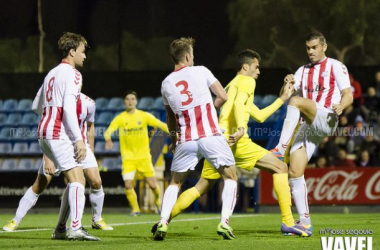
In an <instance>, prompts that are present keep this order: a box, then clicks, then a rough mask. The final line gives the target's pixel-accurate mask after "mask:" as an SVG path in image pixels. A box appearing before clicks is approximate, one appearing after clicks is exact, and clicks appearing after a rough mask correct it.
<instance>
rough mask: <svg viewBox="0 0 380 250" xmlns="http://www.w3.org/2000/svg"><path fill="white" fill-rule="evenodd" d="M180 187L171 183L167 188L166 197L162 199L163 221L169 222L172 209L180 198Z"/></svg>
mask: <svg viewBox="0 0 380 250" xmlns="http://www.w3.org/2000/svg"><path fill="white" fill-rule="evenodd" d="M178 192H179V188H178V186H176V185H169V187H168V188H167V189H166V190H165V194H164V199H163V200H162V210H161V220H160V222H162V223H166V224H167V223H168V220H169V217H170V214H171V212H172V209H173V207H174V205H175V203H176V201H177V198H178Z"/></svg>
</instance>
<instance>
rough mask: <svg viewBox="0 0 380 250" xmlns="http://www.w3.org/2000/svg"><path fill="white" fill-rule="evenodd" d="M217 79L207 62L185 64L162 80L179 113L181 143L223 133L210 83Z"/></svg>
mask: <svg viewBox="0 0 380 250" xmlns="http://www.w3.org/2000/svg"><path fill="white" fill-rule="evenodd" d="M216 81H217V79H216V78H215V76H214V75H213V74H212V73H211V71H210V70H208V69H207V68H206V67H204V66H193V67H184V68H181V69H179V70H177V71H174V72H172V73H171V74H170V75H169V76H167V77H166V78H165V80H164V81H163V82H162V86H161V93H162V97H163V101H164V104H165V105H169V106H170V108H171V109H172V110H173V112H174V113H175V115H176V117H177V124H178V129H179V131H178V133H179V138H178V143H182V142H186V141H191V140H197V139H200V138H203V137H207V136H214V135H218V134H221V130H220V128H219V124H218V116H217V113H216V110H215V107H214V104H213V100H212V96H211V92H210V89H209V88H210V86H211V84H213V83H214V82H216Z"/></svg>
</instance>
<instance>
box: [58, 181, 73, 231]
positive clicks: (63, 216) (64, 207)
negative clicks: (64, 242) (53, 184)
mask: <svg viewBox="0 0 380 250" xmlns="http://www.w3.org/2000/svg"><path fill="white" fill-rule="evenodd" d="M69 189H70V183H69V184H67V186H66V188H65V191H63V194H62V199H61V208H60V210H59V217H58V224H57V227H56V230H57V231H59V232H64V231H66V223H67V219H68V218H69V215H70V206H69Z"/></svg>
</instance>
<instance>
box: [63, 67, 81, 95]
mask: <svg viewBox="0 0 380 250" xmlns="http://www.w3.org/2000/svg"><path fill="white" fill-rule="evenodd" d="M81 82H82V75H81V74H80V73H79V71H74V70H72V71H70V72H69V73H68V74H67V77H66V82H65V85H66V88H65V94H64V95H74V96H75V97H78V95H79V93H80V83H81Z"/></svg>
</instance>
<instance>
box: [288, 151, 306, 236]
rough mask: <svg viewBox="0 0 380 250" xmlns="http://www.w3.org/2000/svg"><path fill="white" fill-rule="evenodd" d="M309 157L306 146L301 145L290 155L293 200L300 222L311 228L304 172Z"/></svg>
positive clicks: (290, 182) (290, 180)
mask: <svg viewBox="0 0 380 250" xmlns="http://www.w3.org/2000/svg"><path fill="white" fill-rule="evenodd" d="M308 161H309V159H308V156H307V153H306V150H305V147H301V148H299V149H297V150H295V151H294V152H292V153H291V155H290V169H289V184H290V187H291V190H292V195H293V200H294V203H295V205H296V208H297V212H298V215H299V219H300V222H301V223H302V224H303V225H306V226H307V228H309V229H310V227H309V225H311V220H310V212H309V205H308V199H307V195H308V191H307V186H306V182H305V177H304V172H305V168H306V165H307V163H308Z"/></svg>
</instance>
